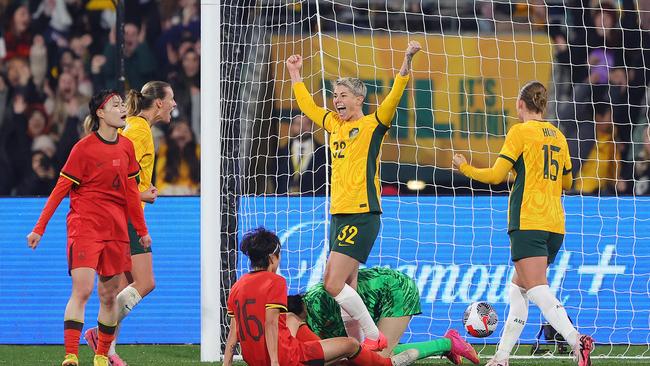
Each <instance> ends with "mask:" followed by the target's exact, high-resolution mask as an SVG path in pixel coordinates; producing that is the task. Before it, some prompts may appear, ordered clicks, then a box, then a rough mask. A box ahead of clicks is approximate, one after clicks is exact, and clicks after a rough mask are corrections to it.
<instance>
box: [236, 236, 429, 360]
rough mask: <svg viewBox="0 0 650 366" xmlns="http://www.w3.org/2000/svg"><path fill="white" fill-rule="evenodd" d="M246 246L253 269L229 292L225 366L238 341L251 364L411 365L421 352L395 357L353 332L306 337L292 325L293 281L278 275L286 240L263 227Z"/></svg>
mask: <svg viewBox="0 0 650 366" xmlns="http://www.w3.org/2000/svg"><path fill="white" fill-rule="evenodd" d="M241 251H242V253H244V254H245V255H246V256H248V258H249V259H250V261H251V267H252V269H253V270H252V271H251V272H250V273H247V274H245V275H243V276H242V277H241V278H240V279H239V280H238V281H237V282H236V283H235V285H234V286H233V287H232V289H231V291H230V296H229V297H228V315H229V316H230V317H231V321H230V333H229V335H228V340H227V342H226V351H225V354H224V360H223V365H224V366H231V365H232V361H233V353H234V349H235V347H236V345H237V343H240V344H241V353H242V357H243V358H244V361H245V362H246V364H248V365H249V366H269V365H271V366H303V365H312V366H316V365H325V363H329V362H334V361H338V360H340V359H343V358H346V359H348V361H349V363H350V364H351V365H357V366H407V365H409V364H411V363H413V362H414V361H415V360H416V358H417V355H418V352H417V351H416V350H414V349H408V350H406V351H404V352H402V353H400V354H397V355H395V356H393V357H391V358H387V357H382V356H380V355H379V354H377V353H375V352H373V351H371V350H369V349H368V348H366V347H361V345H360V344H359V342H358V341H357V340H356V339H354V338H351V337H337V338H330V339H324V340H317V341H310V342H302V341H300V340H298V339H296V338H295V337H294V336H293V335H292V334H291V332H290V330H289V328H288V327H287V315H286V312H287V282H286V281H285V279H284V277H282V276H280V275H278V274H276V271H277V269H278V266H279V265H280V239H278V237H277V236H276V235H275V234H274V233H273V232H271V231H268V230H265V229H264V228H258V229H256V230H254V231H252V232H250V233H248V234H246V235H245V236H244V238H243V240H242V244H241Z"/></svg>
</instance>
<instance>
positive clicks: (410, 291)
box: [287, 267, 479, 365]
mask: <svg viewBox="0 0 650 366" xmlns="http://www.w3.org/2000/svg"><path fill="white" fill-rule="evenodd" d="M357 291H358V293H359V296H360V297H361V299H362V300H363V302H364V304H365V305H366V308H368V311H369V312H370V316H371V317H372V319H373V320H374V322H375V323H376V324H377V327H378V328H379V330H380V331H381V332H382V333H383V334H384V335H385V336H386V338H387V340H388V347H387V348H385V349H384V350H383V351H382V352H381V353H380V354H381V355H383V356H385V357H387V356H389V355H390V354H391V352H393V351H395V352H396V353H399V352H401V351H403V350H404V349H407V348H415V349H417V350H418V351H419V353H420V355H419V358H425V357H429V356H446V357H447V358H448V359H449V360H450V361H451V362H453V363H454V364H455V365H460V364H461V363H462V357H465V358H467V359H468V360H470V361H471V362H473V363H475V364H478V363H479V359H478V355H477V354H476V351H475V350H474V348H473V347H472V346H471V345H470V344H469V343H467V342H465V340H463V339H462V338H461V337H460V335H459V334H458V332H457V331H456V330H453V329H450V330H448V331H447V333H446V334H445V336H444V337H443V338H439V339H435V340H432V341H428V342H419V343H410V344H406V345H397V342H399V339H400V338H401V337H402V335H403V334H404V331H405V330H406V327H407V326H408V324H409V322H410V321H411V318H412V317H413V315H418V314H420V313H421V310H420V294H419V291H418V288H417V286H416V285H415V282H414V281H413V280H412V279H411V278H410V277H408V276H407V275H405V274H403V273H401V272H399V271H395V270H392V269H390V268H385V267H374V268H364V269H360V270H359V278H358V284H357ZM288 310H289V313H288V314H287V326H288V327H289V329H290V330H291V331H292V333H294V336H295V337H296V338H298V339H301V338H302V340H303V341H310V340H317V339H326V338H333V337H341V336H345V335H346V329H345V327H344V325H343V320H342V319H341V317H340V315H339V314H340V311H339V305H338V304H337V303H336V301H335V300H334V299H333V298H332V297H331V296H330V295H329V294H328V293H327V291H325V289H324V288H323V284H322V283H319V284H316V285H314V286H312V287H311V288H310V289H309V290H308V291H307V292H306V293H305V294H301V295H290V296H289V298H288ZM332 314H334V315H332ZM350 336H352V335H350Z"/></svg>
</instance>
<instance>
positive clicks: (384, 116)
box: [377, 41, 422, 128]
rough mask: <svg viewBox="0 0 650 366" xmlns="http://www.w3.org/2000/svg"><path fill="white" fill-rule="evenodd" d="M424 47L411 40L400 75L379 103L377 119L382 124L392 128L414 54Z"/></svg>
mask: <svg viewBox="0 0 650 366" xmlns="http://www.w3.org/2000/svg"><path fill="white" fill-rule="evenodd" d="M421 49H422V47H421V46H420V43H418V42H417V41H410V42H409V44H408V47H407V48H406V53H405V54H404V61H403V62H402V67H401V68H400V70H399V76H398V77H396V78H395V82H393V87H392V88H391V90H390V93H388V95H387V96H386V99H384V101H383V102H381V104H380V105H379V108H378V109H377V119H378V120H379V122H380V123H381V124H383V125H384V126H386V127H389V128H390V125H391V122H392V120H393V116H394V115H395V111H396V110H397V105H398V104H399V101H400V100H401V99H402V94H404V89H406V84H407V83H408V80H409V77H408V76H409V73H410V72H411V62H412V61H413V56H415V54H416V53H418V52H419V51H420V50H421Z"/></svg>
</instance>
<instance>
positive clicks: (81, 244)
mask: <svg viewBox="0 0 650 366" xmlns="http://www.w3.org/2000/svg"><path fill="white" fill-rule="evenodd" d="M67 252H68V273H70V271H72V270H73V269H75V268H82V267H85V268H92V269H94V270H95V271H97V274H98V275H100V276H106V277H107V276H114V275H117V274H120V273H123V272H127V271H130V270H131V249H130V246H129V242H128V241H116V240H95V239H84V238H69V239H68V250H67Z"/></svg>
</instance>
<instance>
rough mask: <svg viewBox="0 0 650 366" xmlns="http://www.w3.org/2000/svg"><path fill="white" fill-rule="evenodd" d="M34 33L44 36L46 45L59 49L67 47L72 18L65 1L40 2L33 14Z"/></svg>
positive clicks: (46, 0)
mask: <svg viewBox="0 0 650 366" xmlns="http://www.w3.org/2000/svg"><path fill="white" fill-rule="evenodd" d="M33 19H34V22H33V28H34V33H36V34H42V35H44V36H45V37H46V38H47V40H48V43H54V44H57V45H58V46H59V47H67V46H68V31H69V30H70V27H71V26H72V17H71V16H70V13H69V12H68V9H67V7H66V2H65V0H45V1H41V2H40V4H39V5H38V7H37V8H36V11H35V12H34V14H33Z"/></svg>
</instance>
